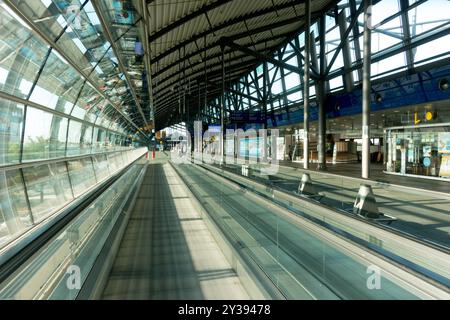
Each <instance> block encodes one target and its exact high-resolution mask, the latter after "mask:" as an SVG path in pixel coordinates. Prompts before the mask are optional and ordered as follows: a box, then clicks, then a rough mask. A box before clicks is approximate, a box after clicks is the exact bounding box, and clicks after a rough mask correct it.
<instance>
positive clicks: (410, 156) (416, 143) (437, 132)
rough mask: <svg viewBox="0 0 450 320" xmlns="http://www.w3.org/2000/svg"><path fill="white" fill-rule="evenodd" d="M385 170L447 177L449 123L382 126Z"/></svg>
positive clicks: (449, 173) (449, 145) (414, 174)
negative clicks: (384, 146) (385, 155)
mask: <svg viewBox="0 0 450 320" xmlns="http://www.w3.org/2000/svg"><path fill="white" fill-rule="evenodd" d="M385 139H386V140H385V141H386V153H387V157H386V171H385V172H386V173H391V174H400V175H407V176H409V175H412V176H416V177H423V178H425V177H427V178H433V179H440V180H447V181H450V123H441V124H433V125H418V126H405V127H393V128H386V129H385Z"/></svg>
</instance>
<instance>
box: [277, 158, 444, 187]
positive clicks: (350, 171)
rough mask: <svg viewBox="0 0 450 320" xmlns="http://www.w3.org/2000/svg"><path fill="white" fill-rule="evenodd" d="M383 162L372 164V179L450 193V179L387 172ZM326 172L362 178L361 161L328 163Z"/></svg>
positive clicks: (293, 164)
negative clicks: (441, 179) (442, 179)
mask: <svg viewBox="0 0 450 320" xmlns="http://www.w3.org/2000/svg"><path fill="white" fill-rule="evenodd" d="M279 164H280V165H282V166H288V167H294V168H303V163H301V162H291V161H286V160H282V161H280V162H279ZM309 167H310V169H311V170H316V168H317V164H316V163H310V165H309ZM384 168H385V167H384V165H383V164H377V163H372V164H371V166H370V179H371V180H375V181H379V182H385V183H391V184H397V185H401V186H405V187H413V188H419V189H425V190H432V191H437V192H446V193H449V194H450V179H449V181H448V182H447V181H440V180H431V179H424V178H413V177H406V176H399V175H392V174H386V173H384V172H383V170H384ZM326 172H329V173H333V174H339V175H343V176H348V177H354V178H361V163H338V164H327V169H326Z"/></svg>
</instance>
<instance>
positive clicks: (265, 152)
mask: <svg viewBox="0 0 450 320" xmlns="http://www.w3.org/2000/svg"><path fill="white" fill-rule="evenodd" d="M268 73H269V72H268V69H267V62H266V61H264V62H263V99H262V100H263V117H264V119H263V129H264V130H266V132H265V133H264V135H263V137H262V138H263V155H262V156H263V158H262V161H263V162H264V163H267V158H268V156H269V148H268V145H267V99H268V96H267V82H268V81H267V76H268Z"/></svg>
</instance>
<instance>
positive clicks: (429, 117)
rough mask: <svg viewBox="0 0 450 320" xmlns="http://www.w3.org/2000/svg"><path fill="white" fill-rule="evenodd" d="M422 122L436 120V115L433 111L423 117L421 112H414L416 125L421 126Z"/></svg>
mask: <svg viewBox="0 0 450 320" xmlns="http://www.w3.org/2000/svg"><path fill="white" fill-rule="evenodd" d="M422 120H425V121H431V120H434V114H433V112H431V111H427V112H425V114H424V115H423V116H422V117H421V115H420V114H419V112H414V124H419V123H421V122H422Z"/></svg>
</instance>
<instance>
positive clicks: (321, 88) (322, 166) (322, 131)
mask: <svg viewBox="0 0 450 320" xmlns="http://www.w3.org/2000/svg"><path fill="white" fill-rule="evenodd" d="M319 41H320V55H319V56H320V57H319V58H320V79H319V81H318V83H317V92H316V95H317V101H318V104H319V119H318V120H319V121H318V134H319V139H318V163H317V169H318V170H326V168H327V165H326V163H327V157H326V153H325V151H326V150H325V141H326V121H325V70H326V59H325V16H322V17H321V18H320V28H319Z"/></svg>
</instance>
